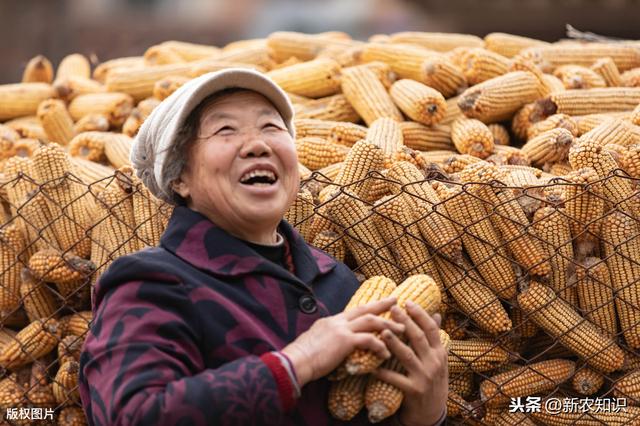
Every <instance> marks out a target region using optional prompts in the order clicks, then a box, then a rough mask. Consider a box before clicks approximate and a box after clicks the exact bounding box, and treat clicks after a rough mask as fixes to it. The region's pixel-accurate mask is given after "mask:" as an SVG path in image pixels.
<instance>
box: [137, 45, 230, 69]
mask: <svg viewBox="0 0 640 426" xmlns="http://www.w3.org/2000/svg"><path fill="white" fill-rule="evenodd" d="M158 49H160V50H168V51H170V52H172V53H173V55H175V56H176V57H177V58H178V59H179V60H181V61H185V62H191V61H197V60H199V59H208V58H215V57H216V56H218V55H220V52H221V49H220V48H218V47H215V46H207V45H204V44H195V43H185V42H182V41H174V40H171V41H165V42H164V43H160V44H159V45H156V46H152V47H150V48H149V49H147V51H146V52H145V54H144V58H145V61H146V62H147V63H150V64H156V63H159V62H158V59H161V58H157V57H154V53H155V50H158Z"/></svg>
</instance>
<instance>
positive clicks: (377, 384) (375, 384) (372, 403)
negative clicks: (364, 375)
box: [364, 357, 405, 423]
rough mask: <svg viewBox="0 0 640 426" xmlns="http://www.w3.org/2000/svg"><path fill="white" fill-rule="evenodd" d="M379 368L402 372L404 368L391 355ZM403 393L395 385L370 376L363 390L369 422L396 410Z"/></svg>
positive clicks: (376, 421) (379, 420) (390, 414)
mask: <svg viewBox="0 0 640 426" xmlns="http://www.w3.org/2000/svg"><path fill="white" fill-rule="evenodd" d="M380 368H384V369H387V370H391V371H395V372H397V373H401V374H403V373H404V371H405V369H404V368H403V367H402V364H401V363H400V361H398V359H397V358H395V357H393V358H391V359H389V360H387V361H385V362H384V363H383V364H382V365H381V366H380ZM403 399H404V393H402V391H401V390H400V389H398V388H397V387H395V386H393V385H391V384H389V383H387V382H384V381H382V380H380V379H376V378H374V377H372V378H371V379H370V380H369V382H368V383H367V387H366V389H365V392H364V403H365V406H366V407H367V412H368V418H369V421H370V422H371V423H378V422H381V421H382V420H384V419H386V418H387V417H390V416H392V415H394V414H395V413H396V411H398V409H399V408H400V405H401V404H402V400H403Z"/></svg>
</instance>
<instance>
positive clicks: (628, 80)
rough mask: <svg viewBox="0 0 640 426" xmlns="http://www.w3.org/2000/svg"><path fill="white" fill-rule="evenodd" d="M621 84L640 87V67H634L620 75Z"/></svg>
mask: <svg viewBox="0 0 640 426" xmlns="http://www.w3.org/2000/svg"><path fill="white" fill-rule="evenodd" d="M620 80H621V83H622V84H621V85H622V86H626V87H640V68H634V69H630V70H627V71H625V72H623V73H622V74H621V75H620Z"/></svg>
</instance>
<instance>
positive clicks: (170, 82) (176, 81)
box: [153, 75, 189, 101]
mask: <svg viewBox="0 0 640 426" xmlns="http://www.w3.org/2000/svg"><path fill="white" fill-rule="evenodd" d="M187 81H189V77H185V76H183V75H170V76H167V77H164V78H162V79H160V80H158V81H156V83H155V84H154V86H153V97H154V98H156V99H158V100H160V101H163V100H165V99H166V98H168V97H169V95H171V94H172V93H173V92H175V91H176V90H178V88H179V87H181V86H182V85H184V84H185V83H186V82H187Z"/></svg>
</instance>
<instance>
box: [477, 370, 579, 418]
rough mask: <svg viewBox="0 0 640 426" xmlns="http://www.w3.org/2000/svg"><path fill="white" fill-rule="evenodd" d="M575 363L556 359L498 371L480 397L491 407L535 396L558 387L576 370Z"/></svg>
mask: <svg viewBox="0 0 640 426" xmlns="http://www.w3.org/2000/svg"><path fill="white" fill-rule="evenodd" d="M575 367H576V366H575V362H573V361H569V360H566V359H552V360H548V361H541V362H536V363H534V364H530V365H527V366H524V367H521V368H518V369H516V370H512V371H509V372H507V373H502V374H498V375H497V376H493V377H491V378H489V379H487V380H484V381H483V382H482V383H481V384H480V397H481V398H482V401H483V402H484V403H485V404H486V405H488V406H494V407H495V406H499V405H502V404H504V403H506V402H508V401H509V399H510V398H515V397H519V396H529V395H534V394H536V393H538V392H544V391H549V390H552V389H555V387H556V386H558V385H560V384H562V383H564V382H565V381H567V380H568V379H569V378H571V376H573V373H574V371H575Z"/></svg>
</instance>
